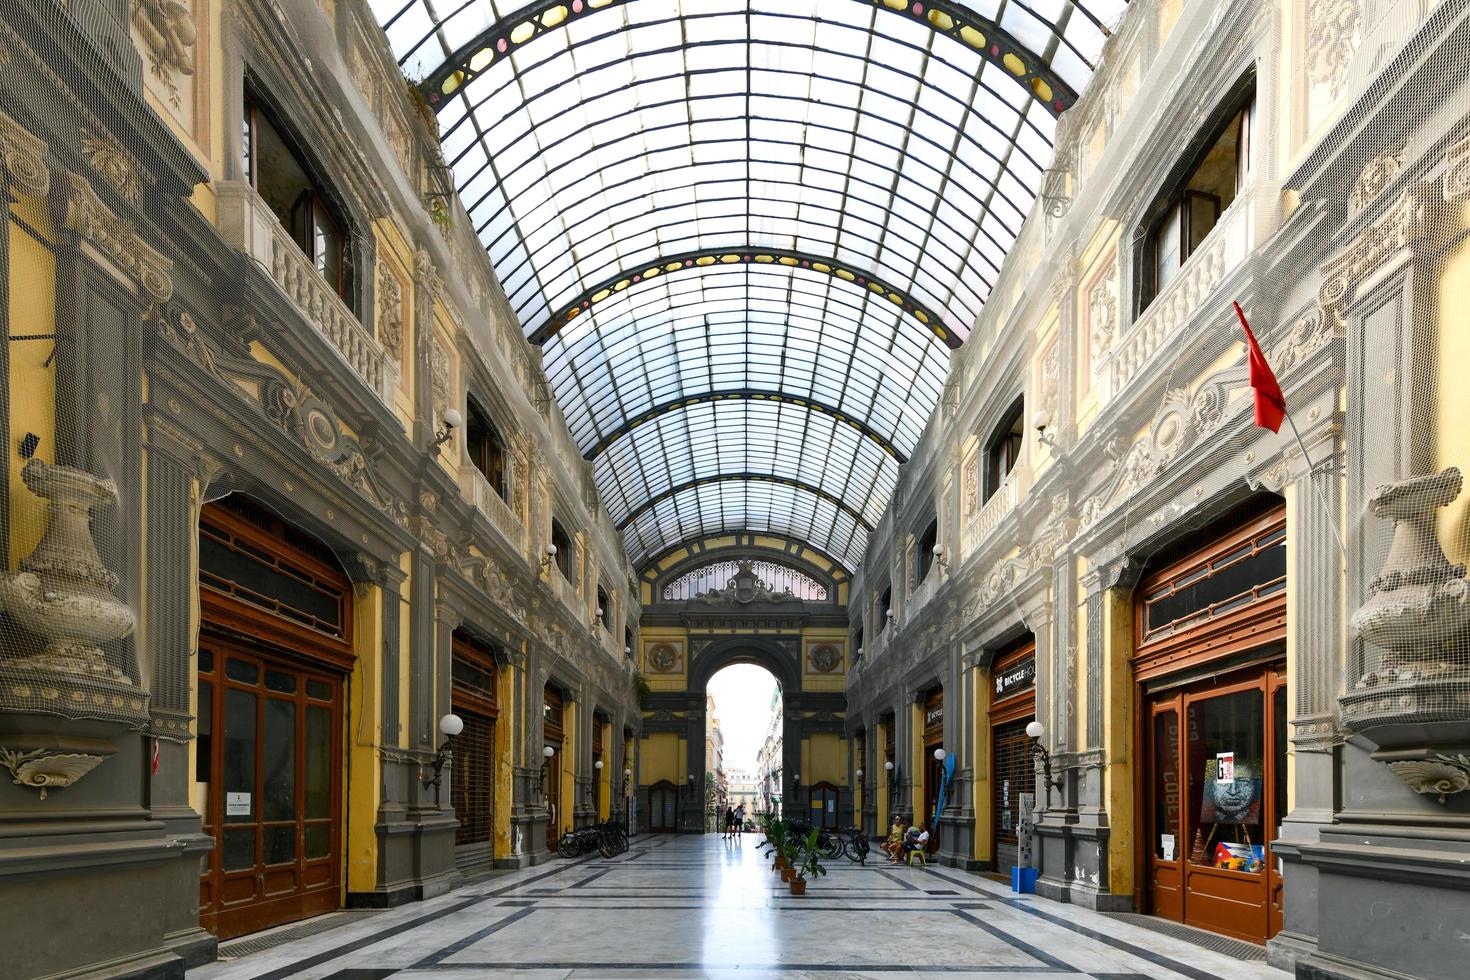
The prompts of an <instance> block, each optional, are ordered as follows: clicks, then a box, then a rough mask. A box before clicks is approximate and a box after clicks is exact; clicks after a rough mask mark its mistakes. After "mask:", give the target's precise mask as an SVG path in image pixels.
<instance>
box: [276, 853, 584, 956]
mask: <svg viewBox="0 0 1470 980" xmlns="http://www.w3.org/2000/svg"><path fill="white" fill-rule="evenodd" d="M583 863H584V862H583V861H577V862H575V863H572V864H564V865H562V866H561V867H558V868H553V869H552V870H550V871H547V872H545V873H543V874H539V875H536V876H535V877H532V878H527V879H526V880H525V881H521V882H517V883H516V884H514V885H507V886H505V887H504V888H499V889H496V890H495V891H493V892H484V893H481V894H477V895H475V896H474V897H472V898H467V899H465V900H464V901H462V902H455V903H454V904H453V905H446V906H445V907H444V908H442V909H435V910H434V911H432V912H429V913H427V914H425V915H420V916H415V917H414V918H412V919H406V920H404V921H403V922H400V923H398V924H397V925H396V926H389V927H387V928H384V929H379V930H377V931H376V932H373V933H370V934H368V935H366V936H363V937H362V938H361V939H355V940H353V941H352V942H350V943H344V944H342V945H341V946H334V947H332V948H331V949H328V950H324V951H322V952H320V953H317V954H316V955H314V956H308V957H305V958H304V959H300V960H297V961H296V962H295V963H288V964H286V965H285V966H281V967H277V968H276V969H274V970H268V971H266V972H265V973H258V974H256V975H255V976H254V977H251V978H250V980H285V978H287V977H291V976H295V975H296V974H298V973H300V972H302V971H303V970H309V969H311V968H312V967H315V966H321V965H322V964H323V963H330V962H331V961H332V960H335V959H338V958H340V957H343V956H347V955H348V954H350V953H355V952H357V951H358V950H360V949H366V948H367V947H369V946H372V945H375V944H377V943H380V942H382V941H383V940H385V939H392V938H393V937H394V936H401V935H402V934H403V933H405V932H409V931H410V930H413V929H417V928H418V927H419V926H423V925H428V924H429V923H431V922H438V921H439V920H440V919H444V918H446V917H448V916H451V915H454V914H455V913H456V912H463V911H464V910H465V909H467V908H470V907H471V906H474V905H479V904H481V903H482V902H485V901H486V900H488V899H491V898H498V897H500V896H501V895H504V894H505V893H506V892H510V891H514V890H515V889H517V888H520V887H521V886H523V885H528V884H531V883H533V882H537V881H542V880H544V879H546V878H550V877H551V876H552V875H559V874H561V873H562V872H564V871H570V870H571V869H572V868H575V867H578V866H579V865H581V864H583ZM527 911H530V910H529V909H528V910H527Z"/></svg>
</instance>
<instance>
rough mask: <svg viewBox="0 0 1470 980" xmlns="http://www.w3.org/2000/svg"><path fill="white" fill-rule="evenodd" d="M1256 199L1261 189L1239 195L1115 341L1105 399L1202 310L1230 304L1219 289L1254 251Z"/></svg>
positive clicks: (1104, 372)
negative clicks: (1216, 293)
mask: <svg viewBox="0 0 1470 980" xmlns="http://www.w3.org/2000/svg"><path fill="white" fill-rule="evenodd" d="M1255 202H1256V195H1255V194H1254V193H1250V192H1247V193H1245V194H1242V195H1241V196H1240V197H1238V198H1236V199H1235V201H1234V202H1233V203H1232V204H1231V205H1230V207H1229V208H1227V209H1226V210H1225V213H1224V214H1223V215H1222V216H1221V218H1220V222H1219V224H1217V225H1215V227H1214V229H1213V230H1212V231H1211V232H1210V234H1209V235H1208V236H1207V237H1206V238H1205V240H1204V242H1203V243H1202V246H1201V247H1200V248H1199V249H1197V250H1196V251H1195V253H1194V254H1193V255H1191V256H1190V257H1189V258H1188V259H1187V260H1186V261H1185V263H1184V265H1183V266H1182V267H1181V268H1180V270H1179V272H1178V273H1177V274H1176V275H1175V276H1174V279H1173V280H1172V281H1171V282H1170V283H1169V284H1168V285H1167V286H1165V287H1164V288H1163V289H1162V290H1160V291H1159V294H1158V295H1157V296H1155V297H1154V300H1153V302H1152V303H1150V304H1149V305H1148V309H1146V310H1144V311H1143V313H1142V314H1140V315H1139V317H1138V318H1137V319H1136V320H1134V321H1133V324H1132V326H1130V327H1129V328H1128V329H1127V330H1125V331H1124V332H1123V335H1122V336H1121V337H1119V338H1118V340H1117V341H1116V342H1115V343H1114V344H1113V347H1112V349H1111V350H1110V351H1109V352H1108V354H1107V355H1106V357H1105V358H1104V362H1103V364H1102V365H1101V366H1100V367H1101V371H1100V374H1101V392H1100V394H1101V397H1102V400H1103V401H1104V402H1107V401H1110V400H1111V399H1112V398H1113V396H1114V395H1116V394H1117V393H1118V392H1121V391H1124V390H1125V389H1127V387H1128V386H1129V385H1130V384H1131V383H1132V382H1133V380H1134V378H1136V377H1137V376H1138V375H1139V373H1140V372H1141V371H1142V370H1143V369H1144V367H1145V366H1146V365H1147V364H1148V363H1149V362H1150V361H1151V360H1153V358H1154V355H1155V354H1157V353H1158V352H1159V351H1160V350H1161V349H1163V348H1164V347H1165V346H1166V345H1167V344H1168V343H1169V341H1171V340H1172V339H1174V337H1175V335H1176V334H1177V333H1178V332H1179V331H1180V330H1182V329H1183V328H1184V326H1185V325H1186V324H1188V323H1189V322H1190V321H1191V320H1192V319H1193V318H1194V315H1195V313H1196V312H1198V311H1200V310H1202V309H1207V308H1208V309H1212V310H1213V309H1214V308H1215V307H1216V306H1223V308H1224V309H1227V310H1228V309H1229V307H1230V302H1229V297H1219V298H1216V297H1215V291H1216V290H1217V289H1218V288H1219V286H1220V284H1221V283H1222V282H1223V281H1224V280H1225V277H1226V276H1228V275H1229V274H1230V273H1231V272H1232V271H1234V270H1235V269H1236V268H1237V267H1238V266H1239V265H1240V264H1241V263H1242V262H1243V261H1245V258H1246V256H1247V255H1249V254H1250V251H1251V247H1252V243H1253V242H1254V228H1255Z"/></svg>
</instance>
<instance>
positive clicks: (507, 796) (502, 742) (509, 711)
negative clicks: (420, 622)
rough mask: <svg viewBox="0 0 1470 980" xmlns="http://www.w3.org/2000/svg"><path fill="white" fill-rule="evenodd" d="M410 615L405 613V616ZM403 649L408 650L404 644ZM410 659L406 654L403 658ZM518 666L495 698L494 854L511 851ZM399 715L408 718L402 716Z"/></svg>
mask: <svg viewBox="0 0 1470 980" xmlns="http://www.w3.org/2000/svg"><path fill="white" fill-rule="evenodd" d="M407 618H408V617H407V616H406V615H405V616H404V619H407ZM402 649H405V650H406V649H408V648H407V647H403V648H402ZM400 659H402V660H407V659H408V658H407V657H402V658H400ZM518 673H519V672H518V671H517V670H516V669H515V667H513V666H510V665H509V664H507V665H506V666H504V667H502V668H501V669H500V677H499V683H498V684H497V686H496V697H497V699H498V700H499V702H500V717H499V718H497V719H496V722H495V823H494V829H493V833H494V835H495V845H494V846H495V854H496V855H506V854H509V853H510V850H511V839H510V810H511V804H512V800H513V798H514V793H515V781H514V776H515V738H514V732H515V721H514V719H515V717H516V712H517V711H519V710H520V705H519V704H518V703H517V698H516V691H517V690H518V689H519V687H520V678H519V677H518V676H517V675H518ZM399 717H407V715H400V716H399ZM533 717H534V715H533Z"/></svg>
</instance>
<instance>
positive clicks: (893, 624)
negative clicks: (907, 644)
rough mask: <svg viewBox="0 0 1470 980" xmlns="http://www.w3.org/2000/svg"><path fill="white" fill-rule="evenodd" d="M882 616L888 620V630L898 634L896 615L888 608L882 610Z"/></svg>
mask: <svg viewBox="0 0 1470 980" xmlns="http://www.w3.org/2000/svg"><path fill="white" fill-rule="evenodd" d="M883 615H884V616H885V617H887V619H888V628H889V629H891V630H893V632H894V633H897V632H898V613H896V612H894V611H893V609H892V607H890V608H888V609H885V610H883Z"/></svg>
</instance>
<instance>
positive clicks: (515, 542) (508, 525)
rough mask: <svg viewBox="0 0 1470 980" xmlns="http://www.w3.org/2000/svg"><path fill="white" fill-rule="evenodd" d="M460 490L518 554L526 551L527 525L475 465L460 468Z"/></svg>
mask: <svg viewBox="0 0 1470 980" xmlns="http://www.w3.org/2000/svg"><path fill="white" fill-rule="evenodd" d="M459 485H460V490H461V491H462V492H463V493H464V495H465V499H466V500H468V501H469V502H470V503H472V504H474V505H475V509H476V510H478V511H479V512H480V513H481V514H484V515H485V519H486V520H488V521H489V522H490V525H491V526H492V527H494V528H495V530H497V531H499V532H500V534H501V535H502V536H503V537H504V538H505V540H507V541H509V542H510V545H511V547H512V548H513V549H515V552H516V553H517V554H525V552H526V526H525V525H524V524H522V523H521V519H520V518H519V517H517V516H516V514H515V511H513V510H511V509H510V505H509V504H507V503H506V502H505V500H504V499H503V498H502V497H501V496H500V494H498V493H496V492H495V488H494V487H493V486H491V485H490V481H489V480H487V479H486V478H485V474H483V473H481V472H480V471H479V470H478V469H476V468H475V467H473V466H470V465H468V464H466V465H465V466H464V467H462V468H461V469H460V476H459Z"/></svg>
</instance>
